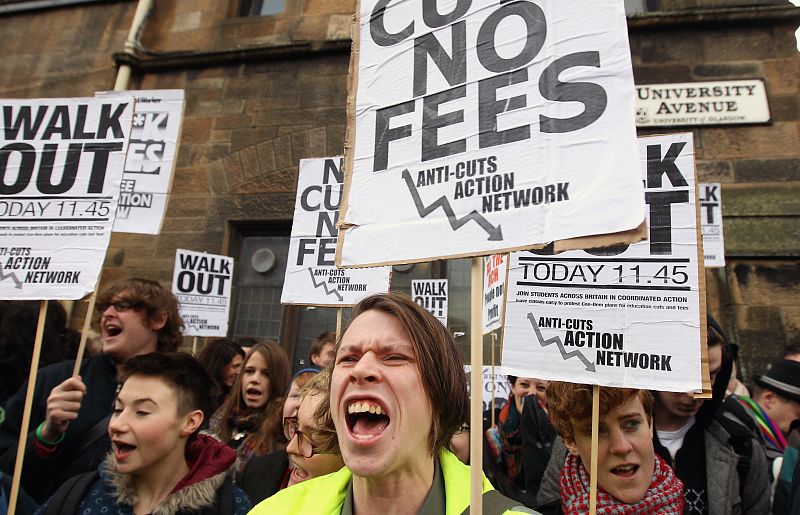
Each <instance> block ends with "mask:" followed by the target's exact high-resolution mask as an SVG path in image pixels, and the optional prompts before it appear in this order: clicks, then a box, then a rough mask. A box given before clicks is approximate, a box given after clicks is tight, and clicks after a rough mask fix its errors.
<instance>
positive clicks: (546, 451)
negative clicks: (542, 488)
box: [520, 395, 556, 506]
mask: <svg viewBox="0 0 800 515" xmlns="http://www.w3.org/2000/svg"><path fill="white" fill-rule="evenodd" d="M520 425H521V426H522V475H523V478H524V481H525V492H526V495H527V498H526V499H525V501H526V505H527V506H533V505H534V504H535V499H536V494H537V493H538V492H539V484H540V483H541V482H542V476H544V471H545V469H546V468H547V462H548V461H550V453H551V452H552V450H553V442H554V441H555V439H556V429H555V428H554V427H553V425H552V424H551V423H550V419H549V418H548V417H547V413H546V412H545V411H544V409H542V407H541V406H540V405H539V398H538V397H537V396H536V395H528V396H527V397H525V401H524V404H523V408H522V416H521V420H520Z"/></svg>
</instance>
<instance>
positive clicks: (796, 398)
mask: <svg viewBox="0 0 800 515" xmlns="http://www.w3.org/2000/svg"><path fill="white" fill-rule="evenodd" d="M753 381H754V382H755V386H754V387H753V397H752V398H749V397H744V396H742V397H737V400H738V401H739V403H740V404H741V405H742V406H743V407H744V408H745V411H746V412H747V414H748V415H750V417H752V418H753V420H754V421H755V422H756V426H757V427H758V429H759V436H760V438H759V439H760V441H761V443H762V445H763V446H764V450H765V452H766V453H767V457H772V459H774V458H775V457H777V456H780V455H782V454H783V451H785V450H786V437H787V436H788V435H789V431H790V429H791V427H792V422H794V421H795V420H798V419H800V362H797V361H794V360H791V359H783V360H780V361H778V362H777V363H774V364H773V365H772V367H771V368H770V369H769V370H767V372H766V373H765V374H762V375H760V376H757V377H755V378H753Z"/></svg>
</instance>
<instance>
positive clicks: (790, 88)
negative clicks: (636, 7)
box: [629, 6, 800, 380]
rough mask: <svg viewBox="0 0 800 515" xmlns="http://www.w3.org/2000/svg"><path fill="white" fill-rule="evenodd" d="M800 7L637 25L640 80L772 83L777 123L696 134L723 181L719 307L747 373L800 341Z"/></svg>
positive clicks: (710, 177) (710, 170)
mask: <svg viewBox="0 0 800 515" xmlns="http://www.w3.org/2000/svg"><path fill="white" fill-rule="evenodd" d="M799 20H800V9H793V8H791V7H788V8H787V7H783V6H776V7H765V8H762V9H744V10H740V11H735V12H725V11H715V12H714V13H713V14H708V13H706V14H705V15H703V16H700V15H691V14H683V15H676V16H671V17H669V18H668V19H666V20H665V19H663V18H662V19H661V20H658V19H655V18H652V17H650V18H648V17H644V18H642V19H635V20H630V22H629V26H630V37H631V50H632V55H633V63H634V75H635V78H636V83H637V84H653V83H664V82H692V81H712V80H734V79H764V80H765V83H766V89H767V93H768V97H769V106H770V111H771V114H772V123H770V124H768V125H754V126H741V127H731V126H728V127H718V128H704V129H694V130H693V132H694V138H695V145H696V148H695V152H696V159H697V167H698V172H699V178H700V180H701V181H703V182H711V181H715V182H721V183H722V202H723V218H724V233H725V249H726V260H727V266H726V267H725V269H720V270H714V269H707V274H706V278H707V284H708V306H709V311H710V312H711V313H712V314H713V315H714V316H715V317H716V318H717V319H718V320H719V321H720V323H721V324H722V325H723V327H725V328H726V330H727V332H728V333H729V336H730V337H732V339H733V340H734V341H736V342H737V343H739V344H740V346H741V353H742V358H743V359H742V365H743V366H742V368H743V376H744V377H745V378H746V379H748V380H749V378H750V376H751V375H752V374H756V373H762V372H763V371H764V370H765V369H766V367H767V366H768V364H769V363H771V362H772V361H774V360H775V359H777V358H778V357H779V356H780V354H781V352H782V350H783V348H784V347H785V346H786V345H789V344H794V345H800V330H798V326H800V284H799V283H800V265H799V264H798V256H800V218H798V216H800V194H798V192H799V191H800V190H799V188H800V54H799V53H798V50H797V41H796V40H795V37H794V31H795V30H796V29H797V26H798V23H800V21H799Z"/></svg>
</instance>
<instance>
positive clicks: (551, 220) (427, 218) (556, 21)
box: [337, 0, 645, 267]
mask: <svg viewBox="0 0 800 515" xmlns="http://www.w3.org/2000/svg"><path fill="white" fill-rule="evenodd" d="M441 9H442V10H444V11H446V12H443V13H440V12H439V10H437V4H436V3H435V2H391V3H390V2H389V1H387V0H361V1H360V2H359V11H358V30H357V31H356V33H355V34H354V45H355V46H354V52H353V59H352V61H351V74H350V77H351V84H350V98H349V100H348V122H349V125H348V137H347V141H348V142H352V145H350V146H348V147H347V148H346V149H345V157H346V163H345V172H346V178H345V195H344V199H343V205H342V212H343V215H342V218H343V219H342V222H341V230H342V231H341V233H342V234H340V238H339V248H338V249H337V263H338V264H340V265H341V266H345V267H347V266H370V265H376V264H387V263H392V264H399V263H411V262H419V261H430V260H433V259H437V258H448V257H463V256H467V255H488V254H492V253H497V252H501V251H508V250H514V249H522V248H532V247H534V246H536V245H537V244H543V243H548V242H552V241H554V240H565V239H571V238H576V237H585V236H591V235H598V234H607V233H613V234H616V233H618V232H620V231H628V230H634V233H633V234H628V235H626V236H622V235H616V236H615V237H614V238H612V241H610V242H609V243H617V242H620V241H623V239H625V238H628V239H626V240H625V241H639V240H640V239H641V236H642V234H641V233H640V232H639V231H635V229H636V228H637V227H639V226H640V224H641V223H642V222H643V220H644V211H645V209H644V203H643V201H642V185H641V181H640V178H639V169H638V159H637V156H638V154H637V147H636V133H635V132H636V131H635V126H634V96H635V92H634V84H633V74H632V69H631V61H630V50H629V47H628V39H627V28H626V21H625V13H624V9H623V3H622V2H620V1H619V0H600V1H595V2H577V1H575V0H562V1H559V2H544V3H533V2H497V1H496V0H457V1H455V2H451V3H450V4H448V6H447V7H442V8H441ZM598 27H602V28H603V30H598V29H597V28H598ZM376 241H378V242H380V244H379V245H376V244H375V242H376ZM570 248H585V247H582V246H580V245H579V244H578V245H574V246H572V247H570Z"/></svg>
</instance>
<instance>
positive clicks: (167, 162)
mask: <svg viewBox="0 0 800 515" xmlns="http://www.w3.org/2000/svg"><path fill="white" fill-rule="evenodd" d="M96 95H97V96H98V97H99V98H114V97H118V96H120V95H123V96H124V95H128V96H130V95H134V98H135V99H136V106H135V107H134V114H133V126H132V128H131V137H130V144H129V145H128V153H127V156H126V158H125V173H124V175H123V176H122V186H121V191H120V195H119V205H118V206H117V220H116V222H115V223H114V232H129V233H141V234H158V233H159V232H161V224H162V223H163V221H164V213H165V212H166V209H167V197H168V194H169V191H170V188H171V186H172V176H173V172H174V170H175V155H176V151H177V148H178V140H179V139H180V133H181V121H182V119H183V107H184V101H183V90H182V89H156V90H138V91H121V92H120V91H103V92H99V93H97V94H96Z"/></svg>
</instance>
